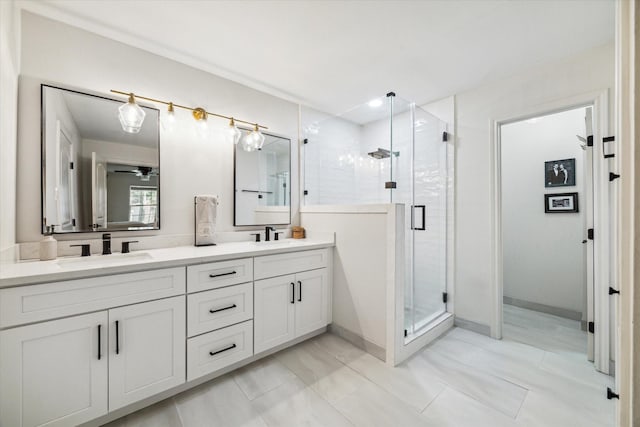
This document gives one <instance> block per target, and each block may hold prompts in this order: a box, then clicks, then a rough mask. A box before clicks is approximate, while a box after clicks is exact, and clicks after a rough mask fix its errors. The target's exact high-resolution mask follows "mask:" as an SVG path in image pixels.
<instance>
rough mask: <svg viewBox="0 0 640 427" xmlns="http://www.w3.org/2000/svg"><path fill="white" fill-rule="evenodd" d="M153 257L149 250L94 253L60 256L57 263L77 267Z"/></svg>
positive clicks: (132, 261)
mask: <svg viewBox="0 0 640 427" xmlns="http://www.w3.org/2000/svg"><path fill="white" fill-rule="evenodd" d="M150 259H153V257H152V256H151V254H149V253H148V252H131V253H128V254H111V255H92V256H90V257H70V258H60V259H59V260H57V261H56V263H57V264H58V265H59V266H60V267H63V268H64V267H67V268H75V267H80V266H86V267H93V266H108V265H110V264H122V263H135V262H140V261H145V260H150Z"/></svg>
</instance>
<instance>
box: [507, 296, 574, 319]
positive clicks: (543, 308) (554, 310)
mask: <svg viewBox="0 0 640 427" xmlns="http://www.w3.org/2000/svg"><path fill="white" fill-rule="evenodd" d="M502 302H503V303H505V304H509V305H513V306H516V307H520V308H526V309H527V310H533V311H539V312H540V313H546V314H551V315H553V316H558V317H564V318H565V319H571V320H578V321H581V320H582V313H581V312H579V311H574V310H569V309H567V308H560V307H554V306H552V305H546V304H540V303H537V302H531V301H525V300H521V299H518V298H511V297H507V296H505V297H502Z"/></svg>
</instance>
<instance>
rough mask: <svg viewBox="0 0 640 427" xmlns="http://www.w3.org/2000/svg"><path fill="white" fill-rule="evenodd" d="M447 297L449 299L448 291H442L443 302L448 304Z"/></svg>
mask: <svg viewBox="0 0 640 427" xmlns="http://www.w3.org/2000/svg"><path fill="white" fill-rule="evenodd" d="M447 299H448V294H447V293H446V292H443V293H442V302H443V303H445V304H446V303H447Z"/></svg>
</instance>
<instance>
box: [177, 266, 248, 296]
mask: <svg viewBox="0 0 640 427" xmlns="http://www.w3.org/2000/svg"><path fill="white" fill-rule="evenodd" d="M251 281H253V259H252V258H243V259H234V260H231V261H220V262H210V263H207V264H200V265H190V266H189V267H187V290H188V292H198V291H206V290H209V289H215V288H222V287H224V286H230V285H236V284H238V283H245V282H251Z"/></svg>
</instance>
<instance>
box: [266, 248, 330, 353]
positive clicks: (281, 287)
mask: <svg viewBox="0 0 640 427" xmlns="http://www.w3.org/2000/svg"><path fill="white" fill-rule="evenodd" d="M326 252H327V251H326V250H319V251H306V252H298V253H294V254H279V255H269V256H266V257H259V258H256V260H255V266H254V268H255V271H256V275H258V274H260V275H262V277H264V275H267V274H274V275H277V274H278V273H283V272H285V273H290V272H291V269H292V268H300V267H302V268H304V267H312V268H313V267H315V269H313V270H309V271H304V272H297V273H295V274H285V275H283V276H278V277H273V278H269V279H263V280H257V281H256V282H255V285H254V307H255V309H254V310H255V313H254V350H255V352H256V353H260V352H263V351H265V350H269V349H270V348H273V347H276V346H278V345H280V344H284V343H286V342H288V341H291V340H293V339H295V338H298V337H300V336H303V335H305V334H307V333H310V332H313V331H315V330H318V329H320V328H323V327H324V326H326V325H327V323H328V310H329V276H328V273H327V268H326V267H327V254H326ZM318 267H320V268H318Z"/></svg>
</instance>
